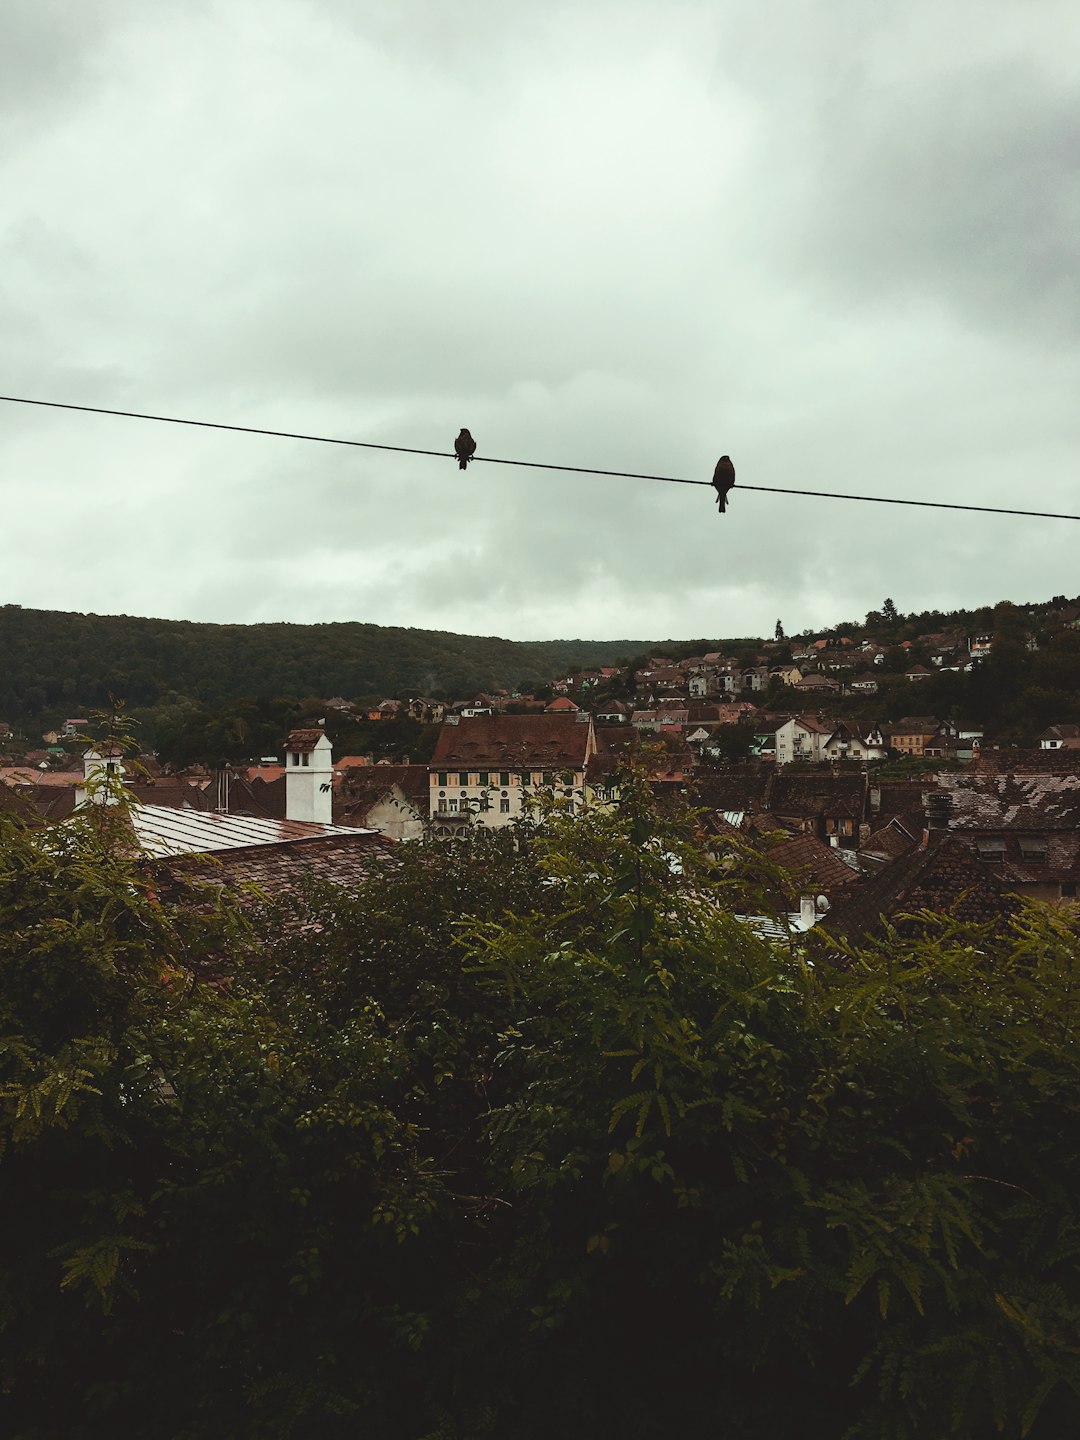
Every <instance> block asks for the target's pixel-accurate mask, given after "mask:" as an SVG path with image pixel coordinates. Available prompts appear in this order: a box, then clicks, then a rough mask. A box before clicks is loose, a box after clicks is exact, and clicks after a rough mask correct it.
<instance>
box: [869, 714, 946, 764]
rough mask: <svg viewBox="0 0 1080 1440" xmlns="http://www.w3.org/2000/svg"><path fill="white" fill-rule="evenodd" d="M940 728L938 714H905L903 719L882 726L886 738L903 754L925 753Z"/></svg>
mask: <svg viewBox="0 0 1080 1440" xmlns="http://www.w3.org/2000/svg"><path fill="white" fill-rule="evenodd" d="M940 729H941V721H940V720H938V718H937V716H936V715H905V716H904V718H903V719H902V720H896V721H894V722H893V723H892V724H891V725H883V726H882V730H883V732H884V735H885V739H886V740H887V741H888V743H889V744H890V745H891V746H892V748H893V749H894V750H899V751H900V753H901V754H902V755H924V754H925V753H926V747H927V745H928V744H930V743H931V742H932V741H933V739H934V736H935V735H937V734H938V732H939V731H940Z"/></svg>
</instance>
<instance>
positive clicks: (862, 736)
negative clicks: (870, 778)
mask: <svg viewBox="0 0 1080 1440" xmlns="http://www.w3.org/2000/svg"><path fill="white" fill-rule="evenodd" d="M885 750H886V746H885V740H884V737H883V736H882V734H881V731H880V730H879V729H878V728H877V726H876V725H858V724H856V723H855V722H854V721H851V722H847V723H845V722H841V723H840V724H839V725H837V726H836V728H835V730H834V731H833V733H832V735H831V736H830V737H829V739H828V740H827V741H826V742H825V744H824V745H823V746H822V758H823V759H825V760H884V758H885Z"/></svg>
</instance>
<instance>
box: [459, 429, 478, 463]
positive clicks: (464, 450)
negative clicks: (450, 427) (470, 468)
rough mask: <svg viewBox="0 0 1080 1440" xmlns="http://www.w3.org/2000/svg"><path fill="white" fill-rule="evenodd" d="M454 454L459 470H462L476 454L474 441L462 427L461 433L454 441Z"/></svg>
mask: <svg viewBox="0 0 1080 1440" xmlns="http://www.w3.org/2000/svg"><path fill="white" fill-rule="evenodd" d="M454 454H455V455H456V456H457V463H458V469H459V470H464V469H465V468H466V467H467V465H468V463H469V461H470V460H471V459H472V457H473V456H474V455H475V454H476V441H475V440H474V439H473V438H472V436H471V435H470V434H469V432H468V430H465V429H462V431H461V434H460V435H459V436H458V437H457V439H456V440H455V441H454Z"/></svg>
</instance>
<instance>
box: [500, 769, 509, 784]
mask: <svg viewBox="0 0 1080 1440" xmlns="http://www.w3.org/2000/svg"><path fill="white" fill-rule="evenodd" d="M499 784H500V785H509V784H510V771H509V770H500V771H499Z"/></svg>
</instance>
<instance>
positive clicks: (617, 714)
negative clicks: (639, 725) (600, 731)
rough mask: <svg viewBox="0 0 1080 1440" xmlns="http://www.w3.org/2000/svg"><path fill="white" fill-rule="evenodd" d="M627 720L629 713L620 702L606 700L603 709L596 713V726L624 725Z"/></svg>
mask: <svg viewBox="0 0 1080 1440" xmlns="http://www.w3.org/2000/svg"><path fill="white" fill-rule="evenodd" d="M629 719H630V712H629V711H628V709H627V707H626V706H625V705H624V704H623V703H622V701H621V700H608V701H606V702H605V704H604V708H603V709H602V710H598V711H597V712H596V723H597V724H598V725H625V724H626V722H627V721H628V720H629Z"/></svg>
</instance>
